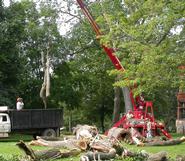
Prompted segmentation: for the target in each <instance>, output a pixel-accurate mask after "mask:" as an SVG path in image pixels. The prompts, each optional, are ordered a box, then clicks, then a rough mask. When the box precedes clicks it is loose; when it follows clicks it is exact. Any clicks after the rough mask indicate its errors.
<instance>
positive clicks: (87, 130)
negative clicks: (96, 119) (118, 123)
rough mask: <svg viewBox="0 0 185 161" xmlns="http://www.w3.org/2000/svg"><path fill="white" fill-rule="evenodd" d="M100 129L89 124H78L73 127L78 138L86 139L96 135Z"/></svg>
mask: <svg viewBox="0 0 185 161" xmlns="http://www.w3.org/2000/svg"><path fill="white" fill-rule="evenodd" d="M97 133H98V129H97V128H96V127H95V126H89V125H77V126H76V127H74V128H73V134H75V135H76V139H84V138H85V139H86V138H92V137H94V136H96V135H97Z"/></svg>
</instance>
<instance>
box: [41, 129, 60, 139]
mask: <svg viewBox="0 0 185 161" xmlns="http://www.w3.org/2000/svg"><path fill="white" fill-rule="evenodd" d="M42 136H47V137H56V136H57V134H56V131H55V130H54V129H45V130H44V131H43V132H42Z"/></svg>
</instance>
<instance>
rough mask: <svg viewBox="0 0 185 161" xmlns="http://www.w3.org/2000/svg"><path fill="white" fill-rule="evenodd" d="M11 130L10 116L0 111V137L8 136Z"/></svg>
mask: <svg viewBox="0 0 185 161" xmlns="http://www.w3.org/2000/svg"><path fill="white" fill-rule="evenodd" d="M10 131H11V123H10V117H9V115H8V114H6V113H0V138H3V137H8V133H10Z"/></svg>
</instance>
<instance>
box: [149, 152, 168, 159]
mask: <svg viewBox="0 0 185 161" xmlns="http://www.w3.org/2000/svg"><path fill="white" fill-rule="evenodd" d="M167 160H168V158H167V153H166V152H165V151H161V152H159V153H155V154H151V155H149V157H148V159H147V161H167Z"/></svg>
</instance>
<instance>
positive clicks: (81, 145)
mask: <svg viewBox="0 0 185 161" xmlns="http://www.w3.org/2000/svg"><path fill="white" fill-rule="evenodd" d="M29 145H38V146H47V147H52V148H67V149H81V150H86V149H87V143H86V141H84V140H76V139H75V140H74V139H70V140H63V141H47V140H44V139H41V138H40V137H39V138H38V140H32V141H31V142H30V143H29Z"/></svg>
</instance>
